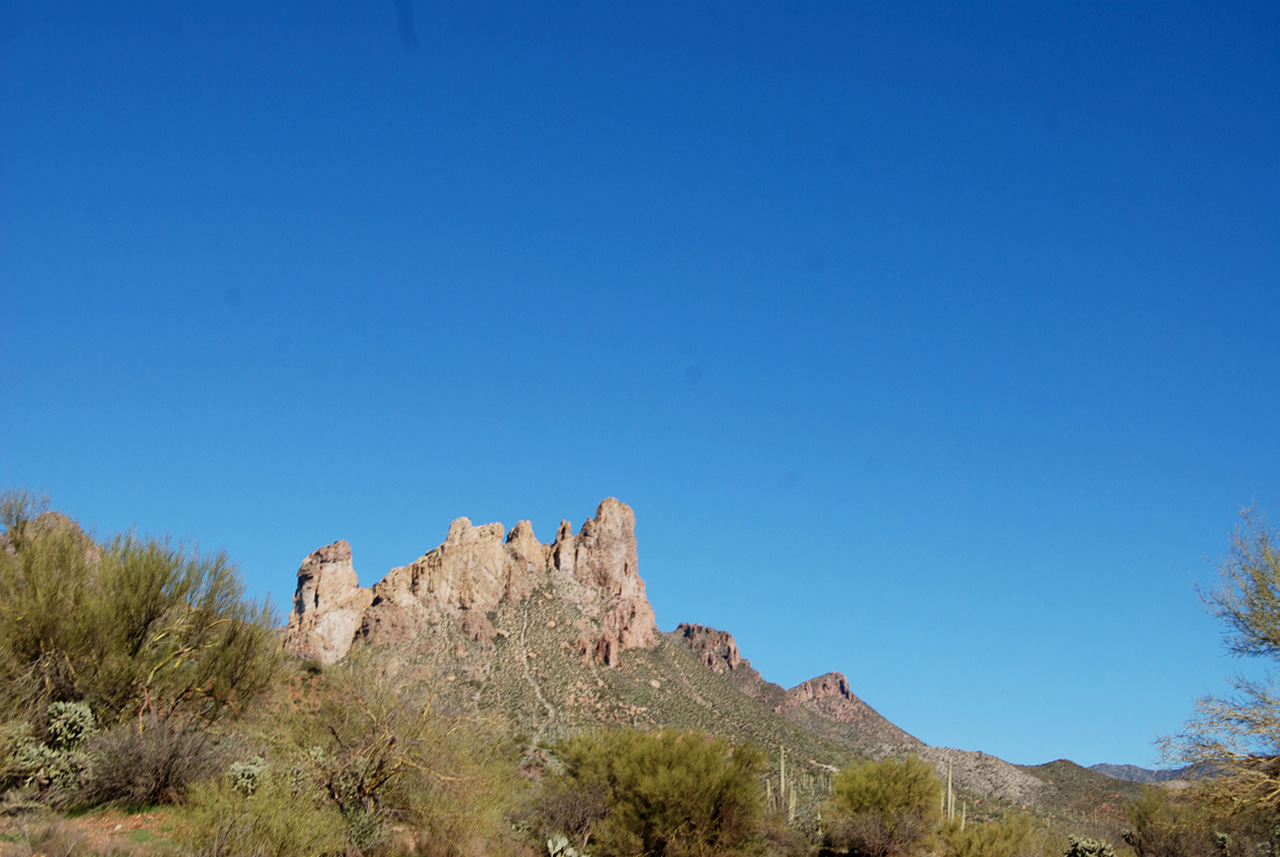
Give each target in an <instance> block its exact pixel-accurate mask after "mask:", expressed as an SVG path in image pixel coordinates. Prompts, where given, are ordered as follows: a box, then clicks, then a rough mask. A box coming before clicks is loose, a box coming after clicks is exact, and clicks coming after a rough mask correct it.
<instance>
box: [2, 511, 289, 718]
mask: <svg viewBox="0 0 1280 857" xmlns="http://www.w3.org/2000/svg"><path fill="white" fill-rule="evenodd" d="M0 526H3V527H4V528H5V530H4V532H3V533H2V534H0V542H3V543H4V546H5V547H6V549H4V550H0V705H4V706H5V707H6V709H7V710H8V711H10V712H12V713H13V714H14V715H16V717H18V718H19V719H22V718H31V716H32V712H35V711H39V710H41V709H42V708H44V707H45V705H47V704H48V703H50V702H53V703H59V702H79V701H85V702H88V703H90V704H91V705H92V706H93V709H94V711H95V712H96V713H97V714H98V716H99V719H100V721H101V723H102V725H103V726H110V725H113V724H114V723H116V722H117V721H119V720H121V719H129V718H134V717H136V716H137V715H139V714H140V713H152V714H156V715H158V716H161V717H169V716H172V715H174V714H181V715H183V716H188V717H197V718H200V719H202V720H205V721H207V722H211V721H213V720H216V719H217V718H218V717H220V716H221V715H222V714H223V713H225V712H226V711H228V710H233V711H234V710H239V709H241V708H242V707H243V706H244V705H246V704H248V703H250V702H252V701H253V700H254V699H255V698H256V697H257V696H258V695H259V694H260V693H261V692H262V691H263V690H264V689H265V688H266V687H267V686H268V684H269V683H270V680H271V677H272V675H273V674H274V671H275V668H276V665H277V664H278V663H279V653H278V646H277V644H276V641H275V639H274V637H273V636H272V634H273V631H272V628H273V627H274V625H275V622H274V620H273V618H272V616H271V614H270V613H269V611H268V610H267V608H266V607H265V605H258V604H255V603H253V602H251V601H249V600H248V599H246V598H245V596H244V587H243V584H242V583H241V582H240V579H239V575H238V572H237V570H236V568H235V566H234V565H233V564H232V563H231V562H230V561H229V560H228V559H227V557H226V555H225V554H213V555H203V554H200V553H198V552H196V551H192V550H188V549H186V548H185V547H182V546H175V545H173V544H171V543H170V542H169V541H168V540H167V539H166V540H153V539H142V538H139V537H137V536H135V535H133V534H127V535H120V536H117V537H115V538H114V539H111V540H110V541H108V542H106V543H105V544H97V543H95V542H94V541H93V540H92V539H90V538H89V537H88V536H86V535H85V534H84V532H82V531H81V530H80V528H79V527H78V526H77V525H76V524H75V522H73V521H71V520H70V519H69V518H66V517H64V516H62V515H59V514H57V513H55V512H49V511H47V501H44V500H39V499H36V498H33V497H31V496H30V495H26V494H15V493H6V494H2V495H0Z"/></svg>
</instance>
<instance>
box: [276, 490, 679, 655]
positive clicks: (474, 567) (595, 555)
mask: <svg viewBox="0 0 1280 857" xmlns="http://www.w3.org/2000/svg"><path fill="white" fill-rule="evenodd" d="M635 526H636V519H635V513H634V512H632V510H631V507H630V506H628V505H626V504H625V503H622V502H620V501H618V500H616V499H614V498H612V497H610V498H608V499H606V500H604V501H603V502H601V503H600V505H599V507H597V509H596V515H595V517H594V518H591V519H590V520H588V521H587V522H586V523H585V524H583V525H582V528H581V529H580V530H579V531H578V533H577V534H576V535H575V534H574V533H573V529H572V527H571V526H570V525H569V522H568V521H565V522H562V523H561V525H560V528H559V531H558V532H557V534H556V538H555V541H553V542H551V543H550V544H546V545H544V544H541V543H540V542H539V541H538V540H537V538H536V537H535V536H534V534H533V526H532V525H531V524H530V523H529V522H528V521H521V522H520V523H518V524H516V525H515V526H514V527H513V528H512V529H511V532H510V533H509V534H508V533H506V532H505V530H504V528H503V526H502V524H497V523H494V524H484V525H481V526H475V525H473V524H472V523H471V521H470V520H469V519H467V518H458V519H457V520H455V521H454V522H453V523H452V524H450V526H449V532H448V535H447V536H446V537H445V540H444V542H443V543H442V544H441V545H439V546H438V547H436V548H434V549H432V550H430V551H428V552H427V553H425V554H423V555H422V556H421V557H419V558H418V559H417V560H415V561H414V562H412V563H410V564H409V565H406V566H401V567H400V568H394V569H392V570H391V571H390V572H389V573H388V574H387V576H386V577H385V578H383V579H382V580H381V581H380V582H379V583H377V584H376V585H374V587H373V588H372V589H371V590H369V589H362V588H361V587H360V586H359V585H358V583H357V582H356V576H355V571H354V570H353V568H352V566H351V549H350V546H349V545H347V543H346V542H345V541H340V542H335V543H334V544H332V545H329V546H328V547H325V548H321V549H320V550H318V551H316V552H315V553H313V554H311V556H309V557H307V559H306V560H304V561H303V564H302V567H301V568H299V569H298V589H297V594H296V595H295V596H294V605H293V612H292V614H291V615H290V617H289V627H288V629H287V631H286V632H285V638H284V646H285V649H286V650H287V651H289V652H292V653H294V654H297V655H300V656H304V657H311V658H316V659H317V660H320V661H322V662H325V663H331V662H333V661H336V660H338V659H340V658H341V657H343V656H344V655H345V654H346V653H347V651H348V650H349V649H350V647H351V644H352V643H353V642H354V641H355V640H356V639H363V640H366V641H368V642H369V643H372V644H383V645H397V646H402V647H403V646H406V645H409V644H412V642H413V641H414V640H416V639H418V637H419V635H420V634H421V632H422V631H423V630H424V629H425V628H427V627H428V626H430V625H434V624H440V623H450V624H452V625H453V626H454V627H455V628H456V629H458V630H460V631H461V632H463V633H464V634H466V635H467V636H469V637H471V638H472V639H474V640H477V641H482V642H488V641H489V640H491V639H492V638H493V636H494V634H495V630H494V627H493V624H492V622H491V620H490V619H489V616H488V614H490V613H491V612H492V611H493V610H494V609H495V608H497V607H498V605H499V604H501V603H503V602H519V601H522V600H524V599H526V598H528V597H529V596H530V595H531V594H532V593H533V592H534V591H535V590H538V589H542V588H544V587H547V586H548V585H550V591H553V592H554V593H555V597H557V598H565V599H568V600H570V601H571V602H573V603H574V604H575V605H576V606H577V607H578V608H579V609H580V610H581V611H582V612H583V613H584V614H585V615H586V616H587V617H588V618H589V619H591V620H593V621H591V622H589V623H588V628H587V629H586V630H585V631H584V632H583V634H582V636H581V637H580V638H579V639H578V640H577V646H578V648H579V649H580V650H581V652H582V653H583V654H584V655H585V656H587V657H589V658H592V659H594V660H596V661H598V662H600V663H603V664H605V665H607V666H616V665H617V664H618V663H619V661H620V658H621V653H622V652H624V651H625V650H627V649H634V648H643V647H649V646H652V645H654V643H655V641H656V634H657V626H656V624H655V622H654V616H653V608H652V606H650V604H649V600H648V598H646V597H645V590H644V581H643V580H641V579H640V574H639V571H638V568H637V566H638V563H637V559H636V535H635Z"/></svg>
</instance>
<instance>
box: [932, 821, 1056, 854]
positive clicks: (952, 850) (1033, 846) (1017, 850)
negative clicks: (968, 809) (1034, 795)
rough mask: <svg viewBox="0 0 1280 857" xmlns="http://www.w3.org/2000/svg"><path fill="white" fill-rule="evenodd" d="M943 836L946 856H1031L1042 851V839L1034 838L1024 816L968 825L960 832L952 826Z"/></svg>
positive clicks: (1034, 833) (1031, 828) (1029, 823)
mask: <svg viewBox="0 0 1280 857" xmlns="http://www.w3.org/2000/svg"><path fill="white" fill-rule="evenodd" d="M946 837H947V854H949V855H950V857H1032V855H1040V854H1042V853H1043V852H1044V847H1045V840H1046V837H1045V836H1043V835H1042V836H1037V835H1036V831H1035V828H1034V827H1033V826H1032V824H1031V818H1030V817H1029V816H1025V815H1015V816H1012V817H1010V818H1006V819H1003V820H1001V821H989V822H986V823H984V824H983V823H980V824H969V825H966V826H965V828H964V829H963V830H961V829H960V828H959V827H957V826H954V825H952V827H951V829H949V830H948V831H947V834H946Z"/></svg>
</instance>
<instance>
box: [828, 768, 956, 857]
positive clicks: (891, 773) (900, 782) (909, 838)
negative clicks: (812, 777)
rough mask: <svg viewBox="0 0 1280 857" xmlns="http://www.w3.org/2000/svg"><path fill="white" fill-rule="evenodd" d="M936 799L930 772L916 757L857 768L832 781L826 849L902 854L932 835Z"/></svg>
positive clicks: (937, 787)
mask: <svg viewBox="0 0 1280 857" xmlns="http://www.w3.org/2000/svg"><path fill="white" fill-rule="evenodd" d="M941 799H942V783H941V782H940V781H939V780H938V777H937V776H936V775H935V774H934V771H933V767H932V766H931V765H929V763H928V762H925V761H923V760H921V759H918V758H916V757H915V756H908V757H906V758H903V759H882V760H880V761H873V760H870V759H868V760H864V761H861V762H856V763H855V764H853V765H851V766H850V767H848V768H845V769H844V770H842V771H840V772H839V773H837V774H836V776H835V781H834V783H833V785H832V797H831V802H830V814H831V816H832V823H831V828H830V830H829V832H828V834H827V840H828V845H830V846H832V847H834V848H837V849H841V850H846V851H848V852H849V853H851V854H857V855H862V856H863V857H896V855H899V854H906V853H908V852H910V851H911V850H913V849H915V848H916V847H917V846H919V845H921V844H923V843H924V841H925V840H926V839H927V838H928V837H929V836H931V835H932V834H933V832H934V831H935V830H936V829H937V827H938V825H939V824H940V822H941V820H942V809H941Z"/></svg>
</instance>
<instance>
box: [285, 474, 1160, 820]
mask: <svg viewBox="0 0 1280 857" xmlns="http://www.w3.org/2000/svg"><path fill="white" fill-rule="evenodd" d="M637 566H638V560H637V548H636V538H635V516H634V513H633V512H632V510H631V508H630V507H629V506H627V505H626V504H625V503H621V502H619V501H618V500H615V499H613V498H610V499H607V500H605V501H603V502H602V503H601V504H600V505H599V508H598V509H597V510H596V515H595V517H594V518H591V519H589V520H588V521H587V522H586V523H585V524H583V525H582V527H581V528H580V529H579V530H578V532H577V533H574V531H573V528H572V527H571V526H570V524H569V523H568V522H567V521H565V522H563V523H562V524H561V525H560V527H559V529H558V531H557V533H556V536H555V540H554V541H552V542H551V543H549V544H542V543H540V542H539V541H538V540H537V539H536V538H535V537H534V534H533V528H532V526H531V525H530V524H529V522H527V521H522V522H520V523H518V524H516V525H515V527H513V528H512V529H511V530H510V532H509V533H508V532H507V531H506V529H505V528H504V527H503V525H502V524H497V523H494V524H484V525H481V526H474V525H473V524H472V523H471V521H470V520H468V519H466V518H459V519H457V520H455V521H454V522H453V523H452V524H451V525H450V527H449V530H448V536H447V537H446V539H445V541H444V542H443V543H442V544H441V545H439V546H438V547H436V548H433V549H431V550H429V551H427V552H426V553H425V554H424V555H423V556H421V557H419V558H418V559H417V560H415V561H413V562H412V563H410V564H409V565H406V566H403V567H400V568H395V569H392V570H391V571H390V572H388V573H387V575H386V576H385V578H384V579H383V580H381V581H380V582H379V583H377V584H375V585H374V586H373V587H371V588H364V587H361V586H359V585H358V582H357V577H356V573H355V569H354V566H353V563H352V556H351V548H350V546H349V545H348V544H347V543H346V542H345V541H338V542H334V543H332V544H330V545H327V546H325V547H322V548H320V549H319V550H317V551H315V552H314V553H312V554H311V555H310V556H308V557H307V558H306V559H305V560H304V561H303V563H302V567H301V568H299V569H298V579H297V592H296V594H295V596H294V601H293V610H292V612H291V614H290V617H289V626H288V628H287V629H286V630H285V633H284V646H285V648H286V650H288V651H290V652H292V653H293V654H295V655H297V656H298V657H300V658H307V659H312V660H314V661H318V662H320V663H332V662H334V661H337V660H340V659H341V658H343V657H345V656H346V655H347V654H348V652H354V651H356V650H357V649H359V650H362V652H363V653H364V654H367V655H369V656H372V657H378V658H388V659H393V660H394V661H396V662H397V663H398V664H399V665H400V667H401V668H402V671H401V674H402V675H405V674H408V675H411V676H412V677H413V678H412V680H420V681H423V682H428V683H430V684H431V685H432V686H433V687H435V688H436V692H437V699H438V700H440V701H441V702H442V703H446V704H448V705H450V706H452V707H453V708H455V709H457V710H461V711H466V712H470V713H473V714H476V715H480V716H483V717H486V718H489V719H491V720H497V721H500V722H502V723H504V724H506V727H507V728H508V729H509V731H510V734H511V735H512V736H513V737H514V738H515V739H516V740H517V742H519V743H523V744H524V745H525V746H526V747H528V748H529V750H528V752H530V753H538V752H542V751H543V750H542V748H545V747H546V746H547V745H548V744H550V743H553V742H555V741H556V740H558V739H560V738H564V737H567V736H569V735H573V734H575V733H577V732H581V731H583V730H589V729H596V728H600V727H601V726H635V727H639V728H678V729H698V730H702V731H705V732H710V733H714V734H719V735H724V736H727V737H729V738H731V739H732V740H735V741H751V742H753V743H755V744H757V745H758V746H760V747H762V748H763V749H764V750H765V751H766V752H767V753H768V754H769V756H770V757H771V758H772V759H773V760H774V768H773V771H774V775H775V776H783V775H785V776H786V777H787V780H788V782H789V783H791V785H792V787H793V788H794V789H795V790H796V791H798V792H799V793H800V794H801V795H802V796H806V799H810V800H812V801H813V803H814V805H816V803H817V801H820V800H821V799H822V798H823V797H825V795H826V793H827V790H828V789H829V788H830V778H831V775H832V773H833V772H834V771H836V770H837V769H838V768H839V767H841V766H844V765H847V764H849V763H850V762H851V761H853V760H854V759H857V758H864V757H874V758H882V757H884V756H890V755H904V754H908V753H910V754H914V755H918V756H921V757H923V758H926V759H928V760H929V761H931V762H932V763H933V764H934V766H935V768H936V769H937V770H938V772H939V774H940V775H942V776H944V777H946V776H947V775H948V773H949V774H950V775H951V778H952V779H953V781H954V782H955V783H956V786H957V788H958V789H960V790H962V792H963V793H964V794H965V795H966V798H965V799H966V800H969V801H971V804H970V805H971V806H972V807H975V808H976V806H977V805H979V804H981V805H982V806H990V805H992V804H1005V805H1008V804H1014V805H1027V806H1037V807H1040V808H1042V809H1043V810H1045V811H1046V813H1048V812H1053V811H1060V812H1071V813H1078V814H1081V815H1084V814H1090V815H1092V814H1105V815H1118V814H1119V813H1121V807H1122V806H1123V803H1124V802H1125V801H1126V800H1130V799H1132V798H1134V797H1136V796H1137V794H1138V793H1139V787H1138V786H1137V785H1135V784H1134V783H1133V782H1132V781H1129V782H1124V781H1122V780H1121V779H1119V778H1115V779H1113V778H1111V777H1109V776H1104V775H1103V773H1100V772H1097V771H1090V770H1087V769H1085V768H1082V767H1080V766H1079V765H1076V764H1074V763H1072V762H1068V761H1065V760H1059V761H1058V762H1052V763H1049V764H1047V765H1041V766H1036V767H1024V766H1015V765H1011V764H1009V763H1008V762H1005V761H1003V760H1002V759H998V758H996V757H995V756H992V755H990V754H987V753H979V752H972V751H965V750H955V749H950V748H945V747H931V746H929V745H927V744H925V743H923V742H922V741H920V740H919V739H917V738H915V737H914V736H912V735H909V734H908V733H906V732H905V731H903V730H902V729H900V728H898V727H897V726H895V725H894V724H892V723H890V722H889V721H888V720H886V719H885V718H884V717H882V716H880V715H879V714H878V713H877V712H876V711H875V710H874V709H873V708H872V707H871V706H869V705H868V704H867V703H865V702H864V701H862V700H861V699H859V698H858V697H857V696H856V695H855V694H854V693H853V691H852V689H851V688H850V685H849V681H848V679H846V678H845V676H843V675H842V674H840V673H838V672H831V673H827V674H825V675H822V676H818V677H817V678H814V679H810V680H809V681H806V682H802V683H801V684H799V685H797V686H796V687H793V688H790V689H785V688H782V687H780V686H778V685H776V684H773V683H772V682H769V681H766V680H765V679H764V678H763V677H761V675H760V674H759V673H758V672H757V671H756V670H755V669H753V668H752V667H751V664H750V662H749V661H747V660H746V659H745V658H743V657H742V655H741V654H740V653H739V651H738V645H737V642H736V641H735V640H734V639H733V636H732V635H731V634H729V633H727V632H725V631H719V630H716V629H714V628H708V627H705V626H702V625H694V624H681V625H680V626H679V627H678V628H677V629H676V630H675V631H672V632H670V633H663V632H661V631H659V630H658V628H657V625H656V623H655V621H654V614H653V608H652V607H651V606H650V604H649V601H648V598H647V597H646V595H645V585H644V581H643V580H641V578H640V575H639V572H638V569H637ZM784 758H785V761H784ZM1117 770H1127V769H1122V768H1117ZM1134 770H1140V769H1134ZM784 771H785V774H784Z"/></svg>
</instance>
